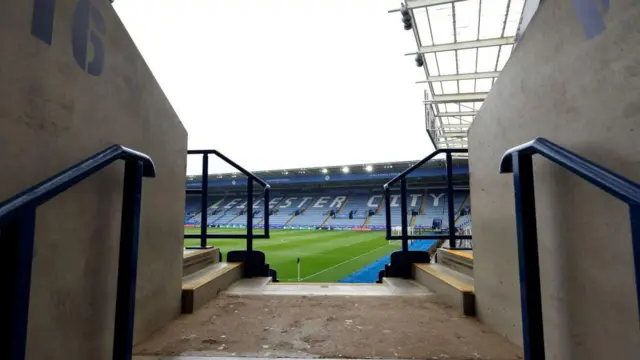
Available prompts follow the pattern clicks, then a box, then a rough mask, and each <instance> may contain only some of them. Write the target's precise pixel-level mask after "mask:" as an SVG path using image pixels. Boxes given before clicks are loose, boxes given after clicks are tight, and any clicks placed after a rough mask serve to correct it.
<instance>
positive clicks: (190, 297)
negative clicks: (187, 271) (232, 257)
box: [182, 262, 242, 314]
mask: <svg viewBox="0 0 640 360" xmlns="http://www.w3.org/2000/svg"><path fill="white" fill-rule="evenodd" d="M240 278H242V264H241V263H226V262H223V263H216V264H212V265H209V266H207V267H206V268H204V269H201V270H199V271H197V272H195V273H193V274H191V275H189V276H186V277H184V278H182V313H183V314H190V313H192V312H194V311H195V310H197V309H198V308H200V307H201V306H202V305H204V304H206V303H207V302H209V301H211V299H213V298H215V297H216V296H218V294H219V293H220V292H221V291H223V290H225V289H227V288H228V287H229V286H230V285H231V284H233V283H234V282H236V281H237V280H239V279H240Z"/></svg>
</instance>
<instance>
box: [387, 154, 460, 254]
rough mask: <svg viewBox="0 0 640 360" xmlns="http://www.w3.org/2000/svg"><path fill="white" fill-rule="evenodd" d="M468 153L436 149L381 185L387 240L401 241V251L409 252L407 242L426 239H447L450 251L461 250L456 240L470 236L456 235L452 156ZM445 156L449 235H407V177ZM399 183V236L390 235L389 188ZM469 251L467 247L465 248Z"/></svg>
mask: <svg viewBox="0 0 640 360" xmlns="http://www.w3.org/2000/svg"><path fill="white" fill-rule="evenodd" d="M468 152H469V151H468V150H467V149H438V150H436V151H434V152H432V153H431V154H429V156H427V157H426V158H424V159H422V160H420V161H419V162H418V163H417V164H415V165H413V166H411V167H410V168H408V169H407V170H405V171H403V172H402V173H400V174H399V175H398V176H396V177H394V178H393V179H391V180H390V181H389V182H388V183H386V184H384V185H383V190H384V203H385V204H384V205H385V216H386V230H387V240H402V251H409V240H426V239H449V246H450V247H451V248H452V249H456V248H458V249H461V248H460V247H458V246H457V243H456V241H457V240H471V235H457V234H456V226H455V225H456V224H455V215H456V214H455V213H456V211H455V209H454V204H453V156H452V155H453V154H466V153H468ZM440 154H446V166H447V192H446V193H447V208H448V219H449V233H448V234H437V235H409V232H408V220H407V176H409V174H411V173H412V172H413V171H414V170H416V169H418V168H419V167H420V166H422V165H424V164H425V163H426V162H427V161H429V160H431V159H433V158H434V157H436V156H438V155H440ZM398 181H400V212H401V227H402V229H401V235H391V186H392V185H393V184H395V183H396V182H398ZM466 249H469V247H466Z"/></svg>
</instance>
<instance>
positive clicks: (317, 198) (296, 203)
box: [185, 188, 471, 230]
mask: <svg viewBox="0 0 640 360" xmlns="http://www.w3.org/2000/svg"><path fill="white" fill-rule="evenodd" d="M376 190H377V189H374V188H369V189H349V188H343V189H332V190H326V191H318V190H314V191H310V192H301V191H300V190H297V191H292V192H288V193H286V192H284V191H281V192H279V193H276V194H275V195H273V196H272V198H271V200H270V202H269V208H270V209H271V210H270V212H271V217H270V226H271V227H272V228H283V227H292V228H306V227H313V228H318V227H323V228H329V229H353V228H369V229H371V230H383V229H384V228H385V221H386V220H385V207H384V202H383V197H382V195H380V194H379V193H377V192H376ZM467 199H468V191H466V190H459V191H456V193H455V197H454V209H455V211H456V215H455V217H456V219H457V221H456V226H457V227H458V228H461V229H462V228H463V227H465V228H470V223H471V214H470V205H469V204H468V202H467ZM262 201H263V199H262V197H261V196H256V197H255V198H254V205H253V212H254V221H255V225H254V226H255V227H257V228H260V227H262V226H263V218H264V207H263V206H264V205H263V203H262ZM186 204H187V205H186V215H185V223H186V224H189V225H194V226H199V225H200V213H199V212H198V208H199V205H200V197H199V196H198V195H189V196H187V201H186ZM209 204H210V206H209V208H208V209H207V214H208V217H207V225H208V226H230V227H246V216H244V215H246V211H247V199H246V197H244V196H242V195H231V196H209ZM407 205H408V213H407V223H408V224H409V225H410V226H414V227H415V228H419V229H433V228H436V229H447V228H448V227H449V222H448V216H447V197H446V195H445V192H444V190H443V189H429V190H422V191H420V190H419V189H413V190H411V191H409V194H408V196H407ZM465 209H466V210H465ZM391 224H392V226H400V225H401V221H400V195H399V194H392V195H391Z"/></svg>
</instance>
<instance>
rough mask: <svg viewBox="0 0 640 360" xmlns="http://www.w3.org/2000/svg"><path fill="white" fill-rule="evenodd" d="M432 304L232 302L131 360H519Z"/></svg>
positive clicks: (182, 325)
mask: <svg viewBox="0 0 640 360" xmlns="http://www.w3.org/2000/svg"><path fill="white" fill-rule="evenodd" d="M432 299H433V297H429V296H427V297H348V296H347V297H336V296H317V297H309V296H272V297H270V296H260V297H258V296H243V297H237V296H230V295H223V296H221V297H219V298H218V299H216V300H214V301H212V302H210V303H209V304H207V305H206V306H205V307H203V308H202V309H201V310H199V311H198V312H196V313H195V314H192V315H184V316H182V317H180V318H179V319H177V320H176V321H174V322H173V323H171V324H170V325H168V326H167V327H166V328H164V329H163V330H161V331H160V332H158V333H156V334H155V335H154V336H152V337H151V338H150V339H148V340H147V341H145V342H143V343H141V344H140V345H138V346H137V347H136V348H135V350H134V353H135V354H136V355H166V356H172V355H191V356H243V357H247V356H258V357H298V358H308V357H321V358H421V359H450V360H454V359H494V360H495V359H505V360H506V359H522V355H521V350H520V349H519V348H518V347H516V346H515V345H513V344H511V343H510V342H508V341H507V340H506V339H504V338H503V337H501V336H498V335H496V334H494V333H492V332H491V331H488V330H487V329H486V328H485V327H484V326H483V325H481V324H480V323H478V322H477V321H476V320H475V319H472V318H465V317H462V316H460V315H459V314H458V313H457V312H456V311H454V310H453V309H451V308H447V307H445V306H443V305H441V304H437V303H435V302H434V301H433V300H432Z"/></svg>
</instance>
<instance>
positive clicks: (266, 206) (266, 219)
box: [263, 187, 271, 237]
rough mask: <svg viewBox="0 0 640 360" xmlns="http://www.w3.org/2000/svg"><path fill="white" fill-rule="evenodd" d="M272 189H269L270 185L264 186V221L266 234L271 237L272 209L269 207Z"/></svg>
mask: <svg viewBox="0 0 640 360" xmlns="http://www.w3.org/2000/svg"><path fill="white" fill-rule="evenodd" d="M270 191H271V190H270V189H269V187H265V188H264V217H263V218H264V221H263V223H264V234H265V236H266V237H269V227H270V225H269V211H270V209H269V201H270V199H269V197H270V196H269V195H270V194H269V193H270Z"/></svg>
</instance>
